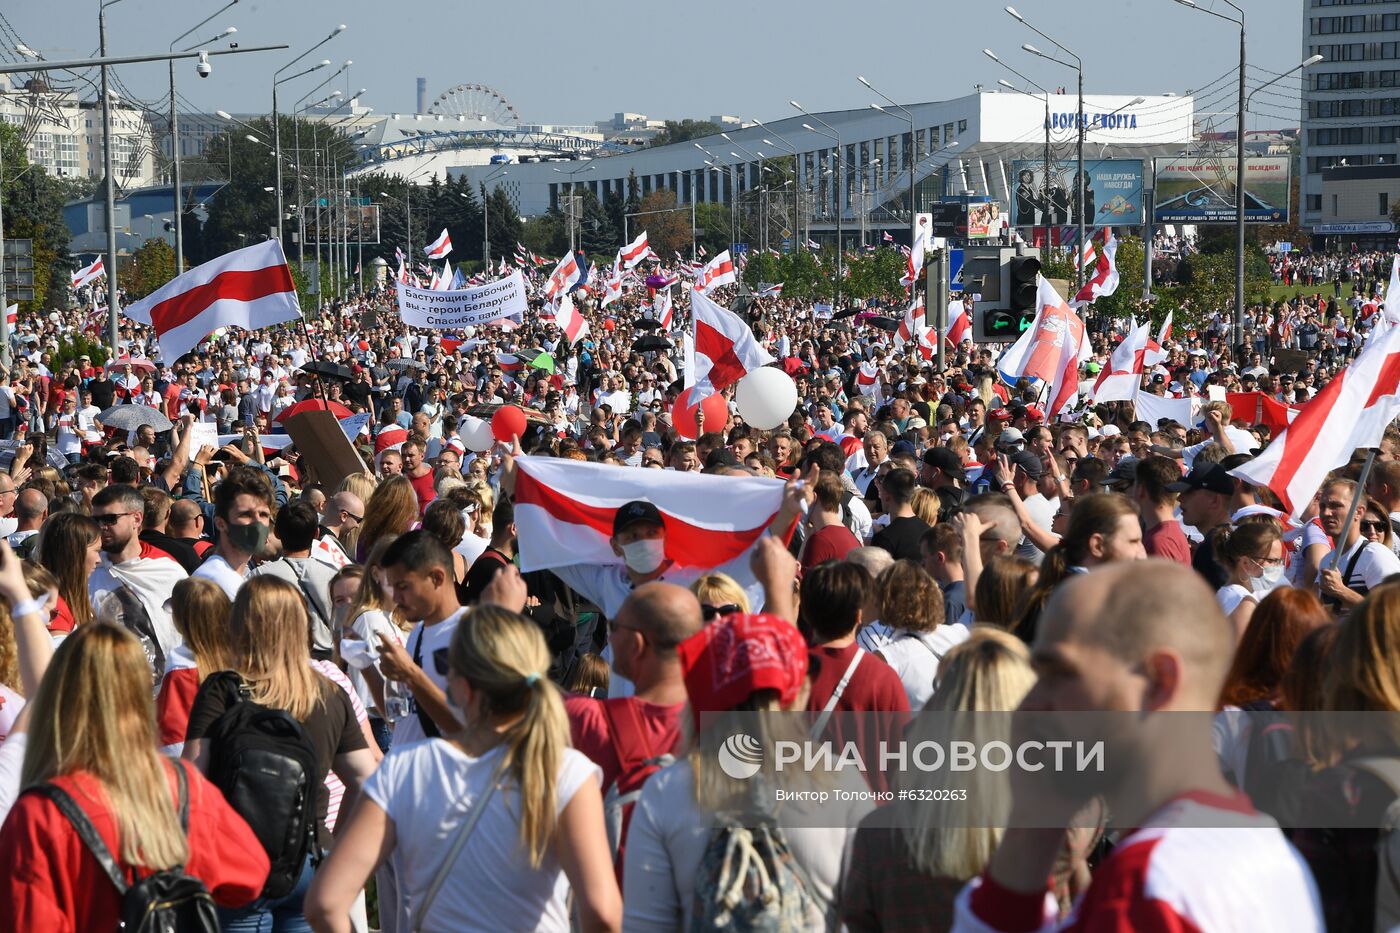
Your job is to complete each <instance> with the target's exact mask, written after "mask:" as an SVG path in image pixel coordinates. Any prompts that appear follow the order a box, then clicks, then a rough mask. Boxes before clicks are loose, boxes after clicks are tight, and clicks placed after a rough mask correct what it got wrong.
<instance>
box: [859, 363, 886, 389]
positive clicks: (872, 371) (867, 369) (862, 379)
mask: <svg viewBox="0 0 1400 933" xmlns="http://www.w3.org/2000/svg"><path fill="white" fill-rule="evenodd" d="M879 381H880V367H879V366H878V365H877V364H876V363H875V361H874V360H866V361H865V362H864V363H861V364H860V369H858V370H856V385H857V386H858V387H859V388H861V389H862V390H863V389H868V388H870V387H871V386H873V385H875V384H876V383H877V382H879Z"/></svg>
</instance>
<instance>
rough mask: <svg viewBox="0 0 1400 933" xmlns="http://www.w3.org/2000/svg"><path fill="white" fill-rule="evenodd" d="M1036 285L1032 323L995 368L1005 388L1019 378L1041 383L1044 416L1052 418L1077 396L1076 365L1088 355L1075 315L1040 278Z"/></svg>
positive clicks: (1084, 338) (1077, 316)
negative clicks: (1037, 307) (1004, 383)
mask: <svg viewBox="0 0 1400 933" xmlns="http://www.w3.org/2000/svg"><path fill="white" fill-rule="evenodd" d="M1036 285H1037V288H1038V296H1037V303H1038V305H1039V311H1037V312H1036V316H1035V320H1034V321H1033V322H1032V323H1031V326H1030V327H1028V328H1027V329H1026V332H1025V333H1024V334H1022V335H1021V337H1020V339H1019V340H1017V341H1016V343H1015V344H1013V345H1012V347H1011V349H1009V350H1007V351H1006V352H1005V353H1004V354H1002V356H1001V359H999V360H997V368H998V369H999V370H1000V371H1001V377H1002V379H1003V380H1004V381H1006V382H1007V383H1008V384H1012V385H1014V384H1015V383H1016V380H1018V379H1022V378H1025V379H1030V380H1033V381H1039V382H1042V383H1044V385H1045V389H1044V392H1043V393H1042V394H1043V395H1044V396H1045V398H1046V400H1047V404H1046V412H1047V414H1049V415H1050V416H1051V417H1054V416H1055V415H1058V414H1059V413H1060V412H1061V411H1064V410H1065V409H1066V408H1068V407H1069V406H1070V405H1071V404H1072V403H1073V401H1074V399H1075V397H1076V396H1077V395H1078V393H1079V364H1080V363H1082V362H1084V361H1086V360H1088V359H1089V356H1090V355H1091V354H1090V348H1089V340H1088V338H1087V336H1086V335H1085V333H1084V322H1083V321H1081V320H1080V319H1079V315H1077V314H1075V313H1074V311H1073V310H1071V309H1070V306H1069V305H1067V304H1065V301H1064V299H1063V298H1061V297H1060V296H1059V294H1057V293H1056V291H1055V288H1054V286H1052V285H1051V284H1050V283H1049V282H1047V281H1046V280H1045V278H1044V277H1043V276H1037V277H1036Z"/></svg>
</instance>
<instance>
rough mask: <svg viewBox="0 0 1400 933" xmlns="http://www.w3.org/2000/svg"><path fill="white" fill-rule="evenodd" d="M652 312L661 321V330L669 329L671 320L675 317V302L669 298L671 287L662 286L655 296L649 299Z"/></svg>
mask: <svg viewBox="0 0 1400 933" xmlns="http://www.w3.org/2000/svg"><path fill="white" fill-rule="evenodd" d="M651 308H652V313H653V314H654V315H655V316H656V319H657V320H658V321H660V322H661V329H662V330H670V329H671V321H672V319H673V318H674V317H675V310H676V309H675V304H674V302H673V301H672V300H671V289H669V288H663V289H661V290H660V291H658V292H657V293H656V297H654V298H652V300H651Z"/></svg>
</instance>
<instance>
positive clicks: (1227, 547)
mask: <svg viewBox="0 0 1400 933" xmlns="http://www.w3.org/2000/svg"><path fill="white" fill-rule="evenodd" d="M1215 550H1216V558H1217V559H1218V560H1219V561H1220V563H1221V565H1223V566H1224V567H1225V569H1226V570H1227V571H1228V572H1229V574H1230V582H1229V583H1227V584H1225V585H1224V586H1222V587H1221V588H1220V589H1218V590H1216V591H1215V598H1216V601H1217V602H1219V603H1220V610H1221V611H1222V612H1224V613H1225V614H1226V615H1227V616H1229V617H1230V624H1231V625H1232V626H1233V627H1234V630H1235V642H1236V643H1238V642H1239V640H1240V639H1241V638H1242V637H1243V636H1244V630H1245V629H1246V628H1248V627H1249V620H1250V617H1252V616H1253V615H1254V609H1255V607H1256V606H1258V605H1259V600H1261V599H1263V598H1264V597H1265V596H1267V595H1268V594H1269V593H1270V591H1272V590H1274V589H1276V588H1277V587H1279V586H1286V585H1287V580H1285V579H1284V574H1285V572H1286V568H1285V566H1284V559H1283V540H1282V538H1281V532H1280V530H1279V525H1278V522H1276V521H1274V520H1272V519H1267V518H1264V517H1260V518H1259V519H1257V520H1251V521H1247V522H1245V523H1244V524H1241V525H1236V526H1235V527H1233V528H1228V529H1226V530H1224V531H1222V532H1220V533H1218V534H1217V535H1216V536H1215Z"/></svg>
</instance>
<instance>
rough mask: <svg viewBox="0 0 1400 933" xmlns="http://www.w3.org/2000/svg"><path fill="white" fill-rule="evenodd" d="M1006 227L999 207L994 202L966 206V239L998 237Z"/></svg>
mask: <svg viewBox="0 0 1400 933" xmlns="http://www.w3.org/2000/svg"><path fill="white" fill-rule="evenodd" d="M1005 226H1006V221H1005V218H1004V217H1003V216H1002V211H1001V205H1000V204H998V203H997V202H996V201H984V202H982V203H980V204H969V205H968V206H967V238H968V239H969V240H985V239H988V238H994V237H1000V236H1001V235H1002V232H1003V231H1004V229H1005Z"/></svg>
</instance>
